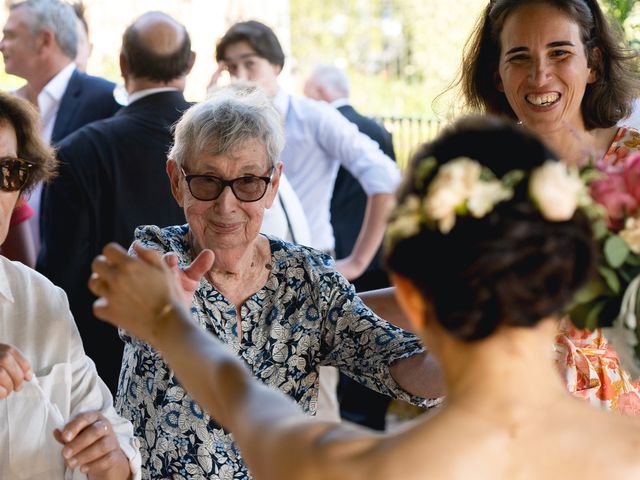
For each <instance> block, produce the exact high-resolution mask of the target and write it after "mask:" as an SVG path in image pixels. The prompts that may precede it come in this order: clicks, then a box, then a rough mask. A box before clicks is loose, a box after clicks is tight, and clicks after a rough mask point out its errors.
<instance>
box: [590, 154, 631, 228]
mask: <svg viewBox="0 0 640 480" xmlns="http://www.w3.org/2000/svg"><path fill="white" fill-rule="evenodd" d="M639 167H640V165H639ZM638 174H640V172H638ZM629 175H631V173H630V174H629ZM591 196H592V197H593V199H594V200H595V201H596V202H597V203H599V204H600V205H602V206H604V208H605V209H606V211H607V217H608V220H609V227H610V228H613V229H615V230H619V229H620V228H622V227H623V226H624V219H625V217H626V216H628V215H631V214H633V213H634V212H635V210H636V209H637V208H638V200H640V197H638V199H636V198H634V197H633V196H632V195H630V194H629V193H628V192H627V184H626V181H625V174H624V172H609V173H608V174H607V176H606V177H604V178H602V179H599V180H595V181H594V182H592V183H591Z"/></svg>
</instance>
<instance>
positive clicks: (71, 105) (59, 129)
mask: <svg viewBox="0 0 640 480" xmlns="http://www.w3.org/2000/svg"><path fill="white" fill-rule="evenodd" d="M80 92H82V82H81V81H80V72H78V70H74V71H73V74H72V75H71V78H70V79H69V83H68V84H67V89H66V90H65V91H64V95H63V96H62V100H61V101H60V107H59V108H58V114H57V115H56V122H55V123H54V125H53V132H52V133H51V143H53V144H55V143H57V142H59V141H60V140H62V139H63V138H64V137H66V136H67V134H68V133H70V132H69V131H68V125H69V124H70V122H71V119H72V118H73V116H74V115H75V112H76V111H77V109H78V103H79V98H80Z"/></svg>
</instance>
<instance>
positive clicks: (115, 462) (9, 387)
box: [0, 344, 129, 480]
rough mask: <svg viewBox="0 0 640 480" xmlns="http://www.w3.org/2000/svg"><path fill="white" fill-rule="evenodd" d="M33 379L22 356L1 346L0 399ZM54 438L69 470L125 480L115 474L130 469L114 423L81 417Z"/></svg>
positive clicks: (98, 415)
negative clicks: (76, 469)
mask: <svg viewBox="0 0 640 480" xmlns="http://www.w3.org/2000/svg"><path fill="white" fill-rule="evenodd" d="M32 379H33V371H32V368H31V364H30V363H29V361H28V360H27V359H26V358H25V356H24V355H23V354H22V352H20V350H18V349H17V348H16V347H14V346H12V345H7V344H0V399H4V398H7V397H8V396H9V395H11V394H14V392H18V391H20V390H21V389H22V387H23V383H24V382H25V381H27V382H28V381H31V380H32ZM27 414H28V412H27ZM53 436H54V438H55V439H56V440H57V441H58V442H60V443H61V444H62V445H64V447H63V449H62V456H63V457H64V459H65V463H66V465H67V466H68V467H69V468H79V469H80V471H81V472H83V473H85V474H87V475H88V476H89V478H91V479H95V480H98V479H108V478H125V477H124V476H122V475H118V474H117V473H116V470H117V468H116V467H117V466H119V465H127V466H128V463H129V462H128V460H126V457H125V455H124V453H123V452H122V450H121V449H120V445H119V444H118V439H117V438H116V435H115V432H114V431H113V428H112V426H111V422H110V421H109V420H108V419H107V418H105V417H104V416H103V415H102V413H101V412H99V411H89V412H84V413H81V414H79V415H77V416H75V417H74V418H73V419H72V420H71V421H69V422H68V423H67V424H66V425H65V426H64V427H63V429H62V430H59V429H56V430H54V431H53ZM16 447H17V448H19V445H17V446H16ZM123 457H124V458H123ZM123 460H124V463H123Z"/></svg>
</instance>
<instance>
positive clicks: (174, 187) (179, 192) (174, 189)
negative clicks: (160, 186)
mask: <svg viewBox="0 0 640 480" xmlns="http://www.w3.org/2000/svg"><path fill="white" fill-rule="evenodd" d="M166 169H167V175H168V176H169V183H170V185H171V193H172V194H173V198H175V199H176V202H178V205H180V208H183V207H184V204H183V200H182V197H183V195H184V191H183V189H182V187H181V184H180V180H181V177H182V172H181V171H180V167H178V164H177V163H176V162H175V161H174V160H172V159H169V160H167V165H166Z"/></svg>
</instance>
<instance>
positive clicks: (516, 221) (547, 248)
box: [386, 117, 597, 341]
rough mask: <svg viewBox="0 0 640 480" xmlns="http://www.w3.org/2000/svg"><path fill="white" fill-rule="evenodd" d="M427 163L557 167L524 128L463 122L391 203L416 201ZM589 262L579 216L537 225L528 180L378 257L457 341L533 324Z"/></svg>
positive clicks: (590, 247)
mask: <svg viewBox="0 0 640 480" xmlns="http://www.w3.org/2000/svg"><path fill="white" fill-rule="evenodd" d="M496 145H500V148H495V146H496ZM430 157H432V158H435V160H436V162H437V164H438V165H442V164H443V163H446V162H448V161H449V160H452V159H454V158H457V157H469V158H472V159H474V160H476V161H478V162H479V163H480V164H482V165H483V166H486V167H487V168H488V169H489V170H491V171H492V172H493V173H494V174H495V175H496V176H497V177H502V176H504V175H505V174H506V173H507V172H509V171H512V170H514V169H519V170H523V171H525V172H530V171H531V170H532V169H533V168H535V167H538V166H540V165H542V164H543V163H544V162H545V161H548V160H556V161H557V157H556V155H555V154H554V153H553V152H551V151H550V150H548V148H547V147H545V146H544V145H543V143H542V142H541V141H540V140H538V139H537V138H536V137H535V136H533V134H531V133H529V132H527V131H525V129H523V128H522V127H519V126H516V125H514V124H512V123H510V122H505V121H502V120H499V119H497V118H496V117H469V118H466V119H462V120H460V121H458V122H457V123H456V124H454V125H453V126H451V127H450V128H448V129H446V130H445V131H444V132H443V133H442V134H441V135H440V136H439V137H438V138H437V139H436V140H435V141H433V142H432V143H428V144H425V145H423V146H422V147H421V148H420V150H419V151H418V152H417V153H416V154H415V155H414V157H413V159H412V160H411V164H410V166H409V168H408V170H407V172H406V175H405V179H404V182H403V184H402V185H401V187H400V189H399V191H398V201H399V203H402V202H403V201H404V200H405V199H406V198H407V196H409V195H417V196H418V197H419V198H424V196H425V193H426V191H427V189H428V187H429V185H430V183H431V181H432V180H433V178H434V176H435V174H436V173H437V168H436V169H434V171H432V172H431V173H429V175H428V176H427V178H425V179H424V180H421V179H420V173H419V172H420V170H419V168H420V164H421V162H422V161H423V160H424V159H426V158H430ZM596 258H597V257H596V250H595V246H594V243H593V236H592V231H591V224H590V221H589V219H588V218H587V216H586V214H585V213H584V212H583V211H581V210H577V211H576V212H575V214H574V216H573V218H571V219H570V220H569V221H564V222H551V221H548V220H545V218H544V217H543V216H542V214H541V213H540V211H539V210H538V209H537V207H536V206H535V205H534V204H533V203H532V202H531V200H530V199H529V193H528V182H527V181H521V182H520V183H519V184H518V185H517V186H516V188H515V193H514V196H513V198H512V199H511V200H509V201H505V202H502V203H499V204H497V205H496V206H495V207H494V209H493V210H492V211H491V212H490V213H489V214H487V215H486V216H485V217H483V218H480V219H477V218H473V217H471V216H459V217H458V218H457V219H456V224H455V227H454V228H453V229H452V230H451V231H450V232H449V233H447V234H443V233H441V232H440V231H439V230H438V229H434V228H431V227H427V226H422V227H421V229H420V231H419V232H418V233H417V234H415V235H413V236H409V237H407V238H403V239H400V240H398V241H397V242H396V243H395V244H393V245H392V247H391V250H390V251H387V252H386V263H387V266H388V268H389V269H390V270H391V271H392V272H394V273H396V274H398V275H401V276H402V277H405V278H407V279H409V280H410V281H411V282H412V283H413V284H414V285H415V286H416V287H417V288H418V289H419V290H420V291H421V292H422V294H423V296H424V298H425V299H426V300H427V303H428V305H429V306H430V308H431V309H432V311H433V312H434V313H435V316H436V318H437V321H438V322H439V323H440V324H441V325H442V326H443V327H444V328H445V329H446V330H448V331H449V332H451V333H452V334H453V335H454V336H456V337H457V338H459V339H462V340H465V341H472V340H479V339H482V338H485V337H487V336H489V335H491V334H492V333H493V332H494V331H495V330H496V329H497V328H498V327H499V326H500V325H509V326H519V327H529V326H533V325H536V324H537V323H538V322H539V321H540V320H541V319H543V318H545V317H548V316H550V315H553V314H557V313H559V312H561V311H563V309H564V308H565V307H566V306H567V304H568V303H569V302H570V300H571V299H572V298H573V296H574V294H575V292H576V291H577V290H578V289H579V288H580V287H581V286H582V285H583V284H584V282H585V281H586V280H587V279H588V278H589V276H590V275H591V273H592V271H593V269H594V265H595V261H596Z"/></svg>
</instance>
